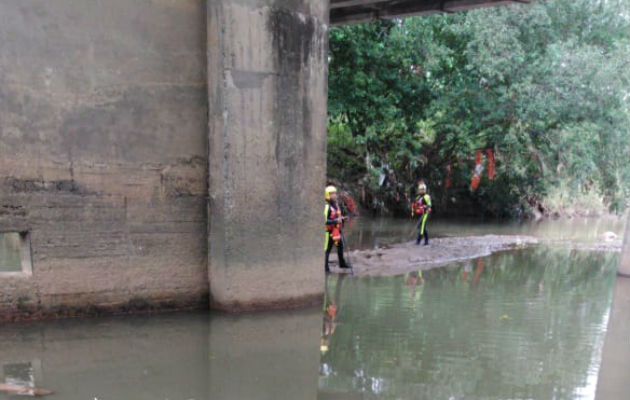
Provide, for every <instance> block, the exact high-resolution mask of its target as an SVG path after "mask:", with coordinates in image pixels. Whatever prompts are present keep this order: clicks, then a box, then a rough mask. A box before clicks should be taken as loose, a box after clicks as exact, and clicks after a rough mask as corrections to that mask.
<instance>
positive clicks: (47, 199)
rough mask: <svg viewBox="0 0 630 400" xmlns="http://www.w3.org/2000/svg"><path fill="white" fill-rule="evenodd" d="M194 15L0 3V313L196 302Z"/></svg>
mask: <svg viewBox="0 0 630 400" xmlns="http://www.w3.org/2000/svg"><path fill="white" fill-rule="evenodd" d="M205 11H206V10H205V3H204V2H201V1H199V0H136V1H132V2H130V1H127V0H108V1H99V2H96V1H83V0H55V1H48V0H3V1H1V2H0V230H1V231H25V230H28V231H30V233H31V240H32V254H33V272H32V276H3V275H2V274H0V319H10V318H13V317H15V316H16V315H20V316H21V317H29V316H31V317H33V316H37V315H39V314H41V313H52V314H63V315H66V314H72V313H75V312H79V311H83V312H84V311H86V310H88V311H99V310H109V311H117V310H118V311H120V310H123V311H124V310H128V309H134V308H147V307H155V306H157V307H187V306H199V305H200V304H203V303H204V302H207V298H208V283H207V242H206V237H207V234H206V229H207V225H206V224H207V217H206V201H205V196H206V195H207V88H206V67H205V66H206V57H205V52H206V28H205V26H206V25H205V24H206V16H205Z"/></svg>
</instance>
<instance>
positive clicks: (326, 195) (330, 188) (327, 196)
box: [324, 186, 337, 200]
mask: <svg viewBox="0 0 630 400" xmlns="http://www.w3.org/2000/svg"><path fill="white" fill-rule="evenodd" d="M331 193H337V188H336V187H334V186H326V191H325V192H324V198H325V199H326V200H330V194H331Z"/></svg>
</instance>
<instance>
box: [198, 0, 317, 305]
mask: <svg viewBox="0 0 630 400" xmlns="http://www.w3.org/2000/svg"><path fill="white" fill-rule="evenodd" d="M327 12H328V2H327V1H321V0H238V1H234V0H213V1H209V2H208V5H207V19H208V24H207V29H208V32H207V35H208V99H209V104H208V106H209V130H208V135H209V155H208V168H209V210H208V211H209V212H208V214H209V215H208V225H209V226H208V241H209V242H208V244H209V246H208V247H209V248H208V274H209V280H210V296H211V305H212V306H213V307H215V308H220V309H225V310H230V311H244V310H250V309H258V308H280V307H282V308H284V307H290V306H293V305H302V304H305V303H315V302H319V301H321V293H322V292H323V282H324V280H323V250H324V249H323V240H324V234H323V221H322V219H323V216H322V213H323V200H322V199H323V189H324V184H325V179H326V178H325V175H326V112H327V110H326V105H327V89H328V88H327V59H326V57H327V40H328V39H327V35H328V26H327V19H328V15H327Z"/></svg>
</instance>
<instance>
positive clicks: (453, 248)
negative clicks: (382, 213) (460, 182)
mask: <svg viewBox="0 0 630 400" xmlns="http://www.w3.org/2000/svg"><path fill="white" fill-rule="evenodd" d="M541 244H542V245H551V246H561V247H565V248H570V249H575V250H584V251H611V252H620V251H621V241H620V240H615V241H606V242H602V243H576V242H573V241H568V240H555V239H541V238H536V237H533V236H528V235H477V236H456V237H443V238H435V239H431V241H430V242H429V245H428V246H425V245H424V244H420V245H416V244H415V241H408V242H403V243H397V244H394V245H390V246H384V247H379V248H376V249H369V250H354V251H351V252H348V253H346V254H345V258H346V261H349V262H350V263H351V264H352V265H353V271H352V273H353V274H354V275H357V276H368V275H369V276H386V275H398V274H404V273H407V272H410V271H414V270H415V271H417V270H418V269H422V270H428V269H431V268H437V267H442V266H445V265H447V264H449V263H453V262H459V261H466V260H472V259H475V258H479V257H486V256H489V255H491V254H493V253H497V252H501V251H508V250H518V249H524V248H527V247H532V246H535V245H541ZM333 254H334V252H333ZM330 266H331V271H332V272H333V273H348V272H346V271H345V270H342V269H340V268H338V267H337V259H336V257H334V258H333V257H332V256H331V260H330Z"/></svg>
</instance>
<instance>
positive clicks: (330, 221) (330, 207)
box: [324, 186, 350, 273]
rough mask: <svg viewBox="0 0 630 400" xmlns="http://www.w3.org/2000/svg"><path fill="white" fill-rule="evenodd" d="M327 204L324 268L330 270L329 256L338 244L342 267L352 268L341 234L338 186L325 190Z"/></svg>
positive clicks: (338, 254) (341, 220)
mask: <svg viewBox="0 0 630 400" xmlns="http://www.w3.org/2000/svg"><path fill="white" fill-rule="evenodd" d="M324 197H325V199H326V206H325V207H324V217H325V218H326V241H325V244H324V249H325V250H326V262H325V264H324V268H325V270H326V272H327V273H328V272H330V269H329V268H328V257H329V256H330V251H331V250H332V247H333V245H337V258H338V259H339V267H340V268H350V265H349V264H348V263H346V260H344V258H343V237H342V236H341V227H342V224H343V216H342V215H341V207H340V206H339V204H338V203H337V188H336V187H334V186H328V187H326V190H325V192H324Z"/></svg>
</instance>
